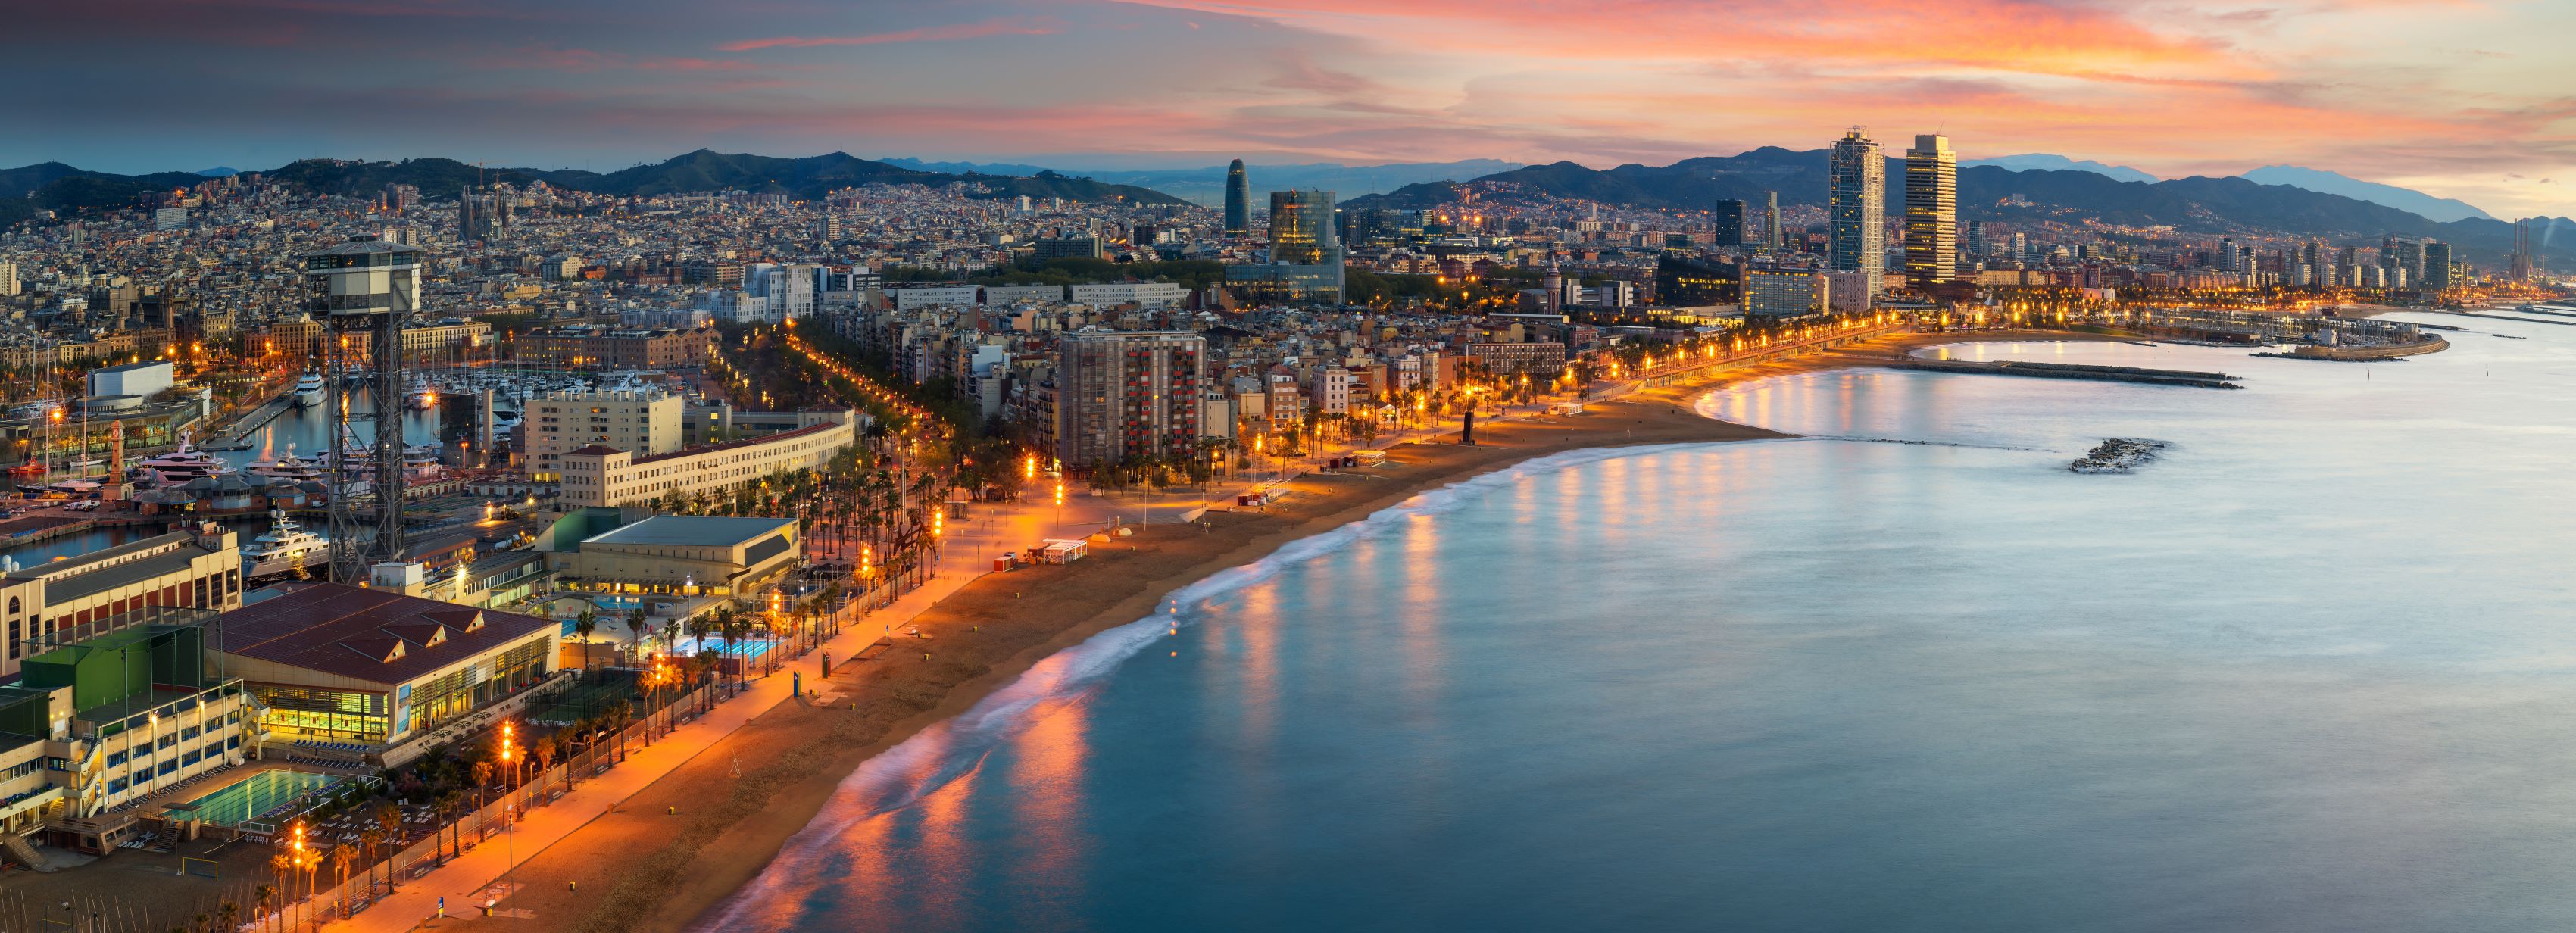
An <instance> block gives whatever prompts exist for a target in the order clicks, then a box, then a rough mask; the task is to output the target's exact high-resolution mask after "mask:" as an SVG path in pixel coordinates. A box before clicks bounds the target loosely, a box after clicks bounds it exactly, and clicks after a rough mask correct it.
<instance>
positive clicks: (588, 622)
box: [572, 606, 599, 670]
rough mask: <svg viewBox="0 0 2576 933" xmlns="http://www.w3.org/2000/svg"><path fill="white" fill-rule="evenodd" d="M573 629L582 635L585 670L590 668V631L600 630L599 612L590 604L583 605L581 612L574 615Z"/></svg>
mask: <svg viewBox="0 0 2576 933" xmlns="http://www.w3.org/2000/svg"><path fill="white" fill-rule="evenodd" d="M572 630H573V632H574V633H575V634H578V635H580V636H581V667H582V669H583V670H589V669H590V633H592V632H596V631H599V613H598V612H596V611H593V610H592V609H591V608H590V607H588V606H583V607H582V609H581V614H580V615H578V616H574V617H573V620H572Z"/></svg>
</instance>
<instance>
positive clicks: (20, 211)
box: [0, 162, 206, 227]
mask: <svg viewBox="0 0 2576 933" xmlns="http://www.w3.org/2000/svg"><path fill="white" fill-rule="evenodd" d="M205 180H206V179H205V178H204V177H203V176H200V175H197V174H195V173H193V172H154V173H152V174H150V175H112V174H109V173H106V172H91V171H85V170H82V169H77V168H73V167H71V166H69V165H64V164H62V163H60V162H39V163H36V164H34V165H26V166H20V167H18V168H10V169H0V227H8V226H10V225H12V224H16V223H18V222H19V221H22V220H26V219H28V218H30V217H34V216H36V212H38V211H48V210H49V211H58V212H64V213H69V212H74V211H84V210H94V209H97V208H103V207H121V206H125V205H131V204H133V203H134V202H135V199H136V198H137V197H139V196H140V195H142V194H143V192H146V191H151V190H155V189H160V188H182V187H186V186H189V185H193V184H196V183H198V182H201V181H205Z"/></svg>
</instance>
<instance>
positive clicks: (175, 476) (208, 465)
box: [135, 433, 240, 485]
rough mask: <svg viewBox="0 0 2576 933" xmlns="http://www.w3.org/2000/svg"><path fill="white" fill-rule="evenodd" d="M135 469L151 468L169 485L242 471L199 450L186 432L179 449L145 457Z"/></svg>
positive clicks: (150, 469)
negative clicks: (189, 441) (201, 477)
mask: <svg viewBox="0 0 2576 933" xmlns="http://www.w3.org/2000/svg"><path fill="white" fill-rule="evenodd" d="M135 469H136V470H149V471H151V472H152V473H153V474H155V475H157V476H159V477H160V478H161V482H162V483H164V484H169V485H176V484H179V483H184V482H187V481H189V480H192V479H196V478H197V477H200V476H224V475H226V474H230V473H236V472H240V471H238V470H235V469H233V467H232V465H231V464H228V463H225V462H223V461H221V460H217V459H215V455H213V454H210V453H207V452H205V451H202V450H198V449H197V448H196V445H194V444H190V443H188V437H187V435H186V434H185V433H182V434H181V435H180V436H179V449H177V450H174V451H171V452H169V453H166V454H162V455H160V456H157V457H145V458H143V462H142V464H141V465H139V466H137V467H135Z"/></svg>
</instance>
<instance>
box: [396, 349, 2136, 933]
mask: <svg viewBox="0 0 2576 933" xmlns="http://www.w3.org/2000/svg"><path fill="white" fill-rule="evenodd" d="M2012 339H2110V338H2099V337H2095V336H2093V335H2070V334H2058V333H2041V332H2020V333H2013V332H1976V333H1951V334H1921V335H1904V336H1900V337H1892V338H1886V339H1882V340H1878V341H1872V342H1870V343H1869V344H1867V345H1864V346H1861V347H1858V348H1856V350H1857V351H1858V352H1853V351H1844V352H1837V353H1825V354H1815V355H1810V356H1805V357H1799V358H1794V359H1791V360H1786V361H1782V362H1776V363H1771V364H1766V365H1762V366H1754V367H1743V368H1736V369H1728V370H1723V371H1719V372H1716V373H1712V374H1708V375H1706V376H1703V377H1700V378H1696V379H1693V380H1689V381H1686V382H1681V383H1678V384H1675V385H1669V386H1663V387H1658V388H1654V389H1649V390H1642V391H1637V392H1633V393H1629V394H1627V395H1625V396H1623V397H1620V398H1618V399H1616V400H1613V401H1607V402H1601V403H1596V404H1594V405H1593V406H1592V407H1591V411H1589V412H1587V413H1585V414H1582V415H1576V416H1571V417H1558V416H1546V417H1539V418H1513V419H1507V420H1502V421H1483V420H1480V421H1479V423H1478V425H1477V427H1476V439H1477V441H1478V444H1477V445H1476V446H1473V447H1468V446H1461V445H1458V444H1456V443H1454V441H1455V440H1456V435H1455V434H1454V433H1451V434H1448V435H1444V436H1443V437H1442V438H1441V439H1440V440H1439V441H1436V442H1433V443H1424V444H1410V445H1403V446H1398V447H1395V448H1393V449H1391V450H1390V451H1389V454H1388V462H1387V464H1386V465H1385V466H1382V467H1372V468H1363V469H1358V470H1348V471H1340V472H1336V473H1328V474H1314V475H1308V476H1304V477H1300V478H1298V479H1296V480H1294V481H1292V482H1291V483H1290V484H1289V488H1290V490H1291V492H1290V495H1289V496H1288V497H1287V498H1286V499H1284V500H1282V501H1280V502H1277V503H1274V504H1273V505H1271V506H1270V507H1268V508H1267V509H1265V510H1263V511H1257V512H1256V511H1213V512H1210V513H1209V514H1208V515H1207V516H1206V520H1205V521H1204V522H1203V523H1202V524H1198V525H1179V524H1158V525H1152V526H1146V527H1142V528H1140V529H1139V530H1138V533H1137V534H1135V535H1133V536H1132V537H1125V538H1115V539H1112V541H1111V543H1109V544H1106V545H1095V546H1094V549H1093V552H1092V554H1091V555H1090V556H1089V557H1088V558H1086V559H1084V560H1082V561H1080V562H1077V563H1075V564H1073V565H1069V566H1042V567H1032V568H1025V569H1021V570H1018V571H1013V572H1009V573H995V574H986V575H984V576H982V577H980V578H978V579H975V580H973V581H971V582H969V583H967V584H966V585H964V586H963V587H962V588H960V589H959V590H957V591H956V592H955V593H954V594H952V595H950V596H949V597H948V598H947V599H945V600H943V601H941V602H939V603H937V604H936V605H934V606H932V607H931V608H930V609H929V610H927V611H926V612H923V613H922V614H920V615H919V616H917V617H915V618H913V619H912V620H910V621H909V623H906V624H904V625H898V626H897V630H898V631H901V630H902V629H904V628H907V627H916V626H917V627H918V629H919V631H920V632H921V633H922V634H923V635H926V636H928V637H927V638H924V639H920V640H917V641H916V640H914V639H912V638H909V637H905V636H898V638H897V642H898V643H897V644H896V646H895V647H894V648H893V649H892V650H890V651H887V652H885V653H883V654H880V655H879V656H878V657H877V658H876V659H875V660H871V661H866V662H856V663H851V662H846V661H845V662H842V663H840V664H838V665H837V667H836V669H835V670H834V671H833V673H832V676H831V677H830V678H829V680H828V681H821V680H818V679H817V678H816V674H817V666H818V665H817V661H818V659H814V658H807V659H803V660H800V661H799V662H797V664H796V669H797V670H800V671H802V672H803V674H804V676H805V677H806V680H805V683H806V685H807V687H808V689H809V690H811V691H812V692H813V693H814V694H816V695H818V696H820V697H821V698H823V701H824V702H822V703H819V704H808V703H799V702H792V701H791V702H784V703H780V704H778V705H777V706H775V707H773V708H771V709H769V710H767V711H764V712H762V713H761V714H760V715H758V716H757V717H756V718H755V719H754V720H753V721H752V722H750V723H749V724H748V725H746V726H744V727H743V728H741V729H739V730H737V731H735V732H734V733H732V734H731V735H728V736H726V737H725V738H724V739H723V740H722V741H720V742H719V743H717V744H716V745H715V746H713V747H712V748H710V749H708V750H707V751H705V752H702V753H700V754H699V755H697V756H696V757H695V758H693V759H691V760H690V761H689V762H687V763H686V764H683V765H681V766H680V767H679V768H678V769H677V770H674V771H673V772H671V773H670V774H669V775H667V776H665V777H663V778H662V779H660V780H659V781H656V782H655V783H653V784H652V785H650V786H648V787H647V788H645V789H644V790H642V791H641V792H639V793H637V794H636V795H635V796H634V797H632V798H630V799H629V800H627V801H625V802H624V803H623V804H622V805H621V806H619V807H618V808H617V810H616V812H612V813H609V814H607V815H604V816H602V817H600V818H598V819H596V820H594V821H592V822H591V823H589V824H588V825H585V826H583V827H582V828H581V829H579V830H578V831H576V832H574V833H573V834H572V835H570V836H569V837H567V838H565V839H564V840H563V841H561V842H559V843H557V844H555V845H553V846H551V847H549V848H547V849H546V850H545V851H543V852H541V853H538V854H536V855H535V856H533V857H532V858H530V859H529V860H528V861H527V862H526V863H525V864H524V865H523V866H522V867H521V868H520V869H519V871H518V876H519V877H521V878H524V879H545V880H544V881H543V882H538V883H532V884H530V885H529V886H528V887H526V888H523V889H521V890H520V891H518V892H517V893H515V894H514V895H512V896H511V897H510V898H509V899H508V900H507V901H505V902H504V906H505V907H506V908H509V909H507V910H505V911H503V912H502V916H500V917H497V918H492V919H483V918H475V919H450V920H447V921H444V922H442V923H441V924H440V925H441V926H442V927H445V926H459V925H465V926H483V925H491V926H509V925H519V926H523V927H524V926H526V925H527V924H526V923H525V922H524V921H528V920H534V921H537V922H538V923H539V924H541V925H542V926H543V927H544V928H546V929H567V930H581V931H622V930H643V931H677V930H683V929H688V928H690V927H691V925H692V924H694V923H696V922H698V921H699V920H700V919H701V917H702V915H704V914H705V913H706V912H707V911H708V910H709V909H710V908H713V907H715V906H716V905H718V904H720V903H722V902H723V901H724V900H725V899H726V898H727V897H729V896H730V895H732V894H733V892H735V891H736V890H738V889H739V888H741V887H742V886H743V884H744V883H745V882H747V881H748V880H749V879H750V878H752V877H753V876H754V875H755V874H757V873H758V872H759V871H760V870H761V869H762V868H763V867H764V866H765V865H766V864H767V863H768V862H769V861H770V859H771V858H772V857H774V856H775V855H776V854H777V852H778V851H779V849H780V847H781V846H782V845H783V844H784V843H785V841H786V840H787V839H788V838H789V837H790V836H792V835H794V834H795V833H796V832H797V831H799V830H800V829H802V828H803V827H804V826H805V825H806V824H807V823H808V822H809V821H811V819H812V818H813V816H814V815H815V814H816V813H817V812H818V811H820V810H821V809H822V807H823V806H824V804H825V803H826V802H827V801H828V800H829V799H830V798H831V796H832V794H833V793H834V791H835V789H836V788H837V787H838V786H839V785H840V784H841V782H842V781H843V780H844V779H845V778H846V777H847V776H848V775H850V774H851V773H852V772H853V771H854V770H856V769H857V768H858V766H859V765H860V764H861V763H862V762H864V761H866V760H867V759H868V758H869V757H871V756H873V755H875V754H877V753H878V752H880V751H883V750H885V749H886V748H889V747H892V746H893V745H895V744H896V743H899V742H901V741H903V740H904V739H905V738H907V737H910V736H911V735H913V734H914V733H915V732H918V731H919V730H921V729H922V728H923V727H925V726H928V725H930V724H933V723H936V722H939V721H941V720H944V719H946V718H949V717H952V716H955V715H957V714H958V713H961V712H963V711H965V710H967V709H968V708H970V707H971V706H973V704H974V703H976V702H977V701H978V700H980V699H982V698H983V697H985V696H986V695H988V694H989V693H991V692H992V691H993V690H995V689H997V688H999V687H1001V686H1003V685H1006V684H1008V683H1010V682H1011V681H1012V680H1013V679H1014V678H1016V677H1018V676H1019V675H1020V674H1021V673H1022V672H1023V671H1026V670H1027V669H1028V668H1029V667H1030V666H1032V665H1034V664H1036V663H1037V662H1038V661H1040V660H1042V659H1044V658H1046V657H1048V656H1050V655H1052V654H1054V653H1056V652H1058V651H1060V650H1063V649H1064V648H1067V647H1070V646H1072V645H1074V644H1077V643H1080V642H1081V641H1083V640H1084V639H1087V638H1089V637H1091V636H1092V635H1094V634H1097V633H1099V632H1101V631H1103V630H1106V629H1108V628H1111V627H1115V626H1118V625H1123V624H1126V623H1129V622H1133V621H1135V620H1136V619H1139V618H1142V617H1144V616H1146V615H1149V614H1152V613H1153V612H1154V611H1155V610H1156V608H1157V604H1158V602H1159V601H1160V600H1161V599H1162V597H1163V596H1164V594H1166V593H1169V592H1171V591H1173V590H1175V589H1178V588H1180V587H1182V586H1185V585H1187V584H1189V583H1192V582H1195V581H1197V580H1199V579H1202V578H1205V577H1207V576H1209V575H1210V574H1213V573H1216V572H1218V571H1221V570H1224V569H1226V568H1229V567H1235V566H1240V565H1243V564H1247V563H1250V562H1252V561H1255V560H1258V559H1260V558H1261V557H1263V556H1265V555H1267V554H1269V553H1271V552H1272V551H1274V550H1276V549H1278V548H1279V547H1280V546H1281V545H1284V544H1286V543H1288V542H1290V541H1294V540H1297V539H1300V538H1304V537H1307V536H1310V535H1313V534H1316V533H1319V532H1322V531H1326V530H1329V529H1331V528H1334V527H1337V526H1339V525H1342V524H1346V523H1348V522H1351V521H1354V520H1357V519H1359V518H1363V517H1365V516H1367V515H1369V514H1371V513H1374V512H1376V511H1378V510H1381V509H1384V508H1386V507H1388V506H1390V505H1394V504H1396V503H1399V502H1402V501H1404V500H1405V499H1407V498H1409V497H1411V496H1413V495H1415V494H1416V493H1419V492H1421V491H1424V490H1428V489H1434V488H1438V487H1441V486H1445V485H1448V484H1450V483H1455V482H1458V481H1461V480H1465V479H1468V478H1470V477H1472V476H1475V475H1477V474H1480V473H1484V472H1487V471H1490V470H1495V469H1500V468H1504V467H1508V466H1510V465H1512V464H1514V463H1518V462H1520V461H1523V460H1527V459H1529V458H1533V457H1539V456H1544V455H1547V454H1552V453H1558V452H1562V451H1568V450H1577V449H1585V448H1599V447H1615V446H1626V445H1643V444H1670V443H1686V442H1723V441H1736V440H1756V439H1767V438H1778V437H1783V436H1785V435H1781V434H1778V433H1775V432H1771V431H1767V430H1763V429H1759V428H1753V427H1748V426H1744V425H1738V424H1732V423H1728V422H1723V421H1717V420H1712V419H1709V418H1706V417H1703V416H1700V415H1698V414H1696V413H1694V412H1693V411H1692V409H1691V402H1692V401H1693V400H1694V399H1695V398H1696V397H1698V396H1699V395H1701V394H1704V393H1705V392H1707V391H1709V390H1711V389H1713V388H1717V387H1721V386H1723V385H1725V384H1727V383H1730V382H1735V381H1742V380H1746V379H1755V378H1762V377H1767V376H1774V375H1782V374H1788V373H1794V372H1802V371H1813V370H1819V369H1830V368H1836V367H1842V366H1851V365H1867V364H1869V363H1870V362H1871V360H1872V357H1873V356H1879V357H1883V356H1885V355H1888V354H1890V353H1899V352H1905V351H1909V350H1912V349H1914V348H1917V347H1920V346H1925V345H1931V344H1937V343H1948V342H1962V341H1985V340H2012ZM997 508H1016V507H1014V506H998V507H997ZM962 563H965V562H964V561H958V562H956V563H952V566H956V565H957V564H962ZM952 572H954V571H952ZM870 621H871V622H879V621H881V620H875V619H872V620H870ZM774 676H785V672H783V671H782V672H781V674H779V675H774Z"/></svg>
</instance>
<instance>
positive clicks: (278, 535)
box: [241, 509, 331, 577]
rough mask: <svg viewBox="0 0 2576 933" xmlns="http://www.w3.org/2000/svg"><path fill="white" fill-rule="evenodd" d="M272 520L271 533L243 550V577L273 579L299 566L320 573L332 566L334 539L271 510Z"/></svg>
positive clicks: (269, 515) (269, 516)
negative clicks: (266, 577)
mask: <svg viewBox="0 0 2576 933" xmlns="http://www.w3.org/2000/svg"><path fill="white" fill-rule="evenodd" d="M268 520H269V528H268V531H267V533H265V534H262V535H260V536H259V537H257V538H253V539H251V542H250V544H248V545H246V546H244V547H243V548H242V551H241V556H242V568H243V569H242V575H243V576H245V577H265V576H271V575H275V574H281V573H286V572H288V571H291V570H294V569H295V568H296V567H298V566H303V567H312V568H316V569H320V568H322V567H323V566H324V565H326V564H329V563H330V561H331V539H329V538H325V537H323V536H321V535H318V534H314V533H312V532H310V531H306V530H304V526H302V525H298V524H296V523H295V522H294V521H293V520H291V519H289V518H287V517H286V513H285V512H283V511H280V510H276V509H271V510H269V513H268Z"/></svg>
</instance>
